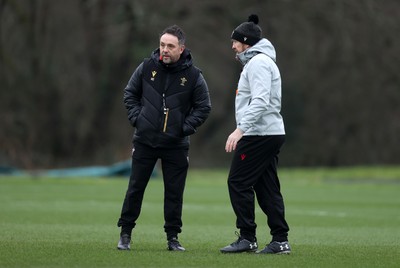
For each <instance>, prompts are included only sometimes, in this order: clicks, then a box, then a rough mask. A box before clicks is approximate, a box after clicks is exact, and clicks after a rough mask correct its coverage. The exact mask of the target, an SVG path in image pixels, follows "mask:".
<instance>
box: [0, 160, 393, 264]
mask: <svg viewBox="0 0 400 268" xmlns="http://www.w3.org/2000/svg"><path fill="white" fill-rule="evenodd" d="M226 177H227V171H226V170H222V171H219V170H208V171H205V170H190V172H189V176H188V180H187V186H186V191H185V202H184V211H183V222H184V226H183V233H182V234H181V235H180V237H179V238H180V241H181V243H182V244H183V245H184V246H185V247H186V249H187V251H186V252H168V251H167V250H166V241H165V234H164V232H163V215H162V207H163V205H162V203H163V186H162V180H161V179H160V178H154V179H152V180H151V181H150V184H149V186H148V188H147V191H146V195H145V200H144V204H143V210H142V214H141V216H140V218H139V221H138V223H137V228H136V229H135V230H134V234H133V244H132V250H131V251H128V252H126V251H125V252H121V251H118V250H116V244H117V241H118V238H119V237H118V236H119V229H118V228H117V226H116V222H117V219H118V217H119V213H120V209H121V205H122V200H123V196H124V193H125V190H126V186H127V183H128V180H127V179H126V178H108V179H104V178H80V179H76V178H74V179H71V178H37V177H36V178H26V177H4V176H3V177H0V267H19V268H20V267H157V268H160V267H173V268H177V267H363V268H365V267H400V168H379V167H376V168H361V167H360V168H358V167H356V168H348V169H282V170H281V172H280V177H281V184H282V191H283V194H284V197H285V202H286V214H287V220H288V223H289V225H290V227H291V231H290V234H289V235H290V236H289V241H290V243H291V246H292V254H291V255H288V256H271V255H263V256H259V255H254V254H248V253H242V254H237V255H224V254H221V253H220V252H219V248H221V247H223V246H225V245H227V244H229V243H231V242H233V241H234V240H235V239H236V237H235V235H234V232H235V231H236V229H235V218H234V215H233V211H232V209H231V206H230V202H229V197H228V191H227V185H226ZM256 215H257V218H256V221H257V224H258V229H257V232H258V233H257V237H258V242H259V244H260V246H264V244H265V243H267V242H269V239H270V237H269V234H268V232H269V231H268V229H267V227H266V219H265V217H264V216H263V215H262V213H261V212H260V210H259V209H257V211H256Z"/></svg>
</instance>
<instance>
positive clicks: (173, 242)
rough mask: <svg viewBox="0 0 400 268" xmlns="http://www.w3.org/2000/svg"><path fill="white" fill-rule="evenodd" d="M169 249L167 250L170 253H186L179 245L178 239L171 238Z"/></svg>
mask: <svg viewBox="0 0 400 268" xmlns="http://www.w3.org/2000/svg"><path fill="white" fill-rule="evenodd" d="M167 244H168V247H167V249H168V250H170V251H185V248H184V247H182V245H181V244H180V243H179V241H178V239H177V238H176V237H173V238H171V239H170V240H168V243H167Z"/></svg>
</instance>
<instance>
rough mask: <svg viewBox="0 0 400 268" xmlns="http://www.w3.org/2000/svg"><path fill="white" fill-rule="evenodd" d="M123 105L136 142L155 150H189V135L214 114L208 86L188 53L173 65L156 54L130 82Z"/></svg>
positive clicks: (142, 65) (142, 64) (141, 66)
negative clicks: (166, 62) (172, 148)
mask: <svg viewBox="0 0 400 268" xmlns="http://www.w3.org/2000/svg"><path fill="white" fill-rule="evenodd" d="M124 103H125V107H126V109H127V111H128V119H129V121H130V122H131V124H132V126H134V127H135V134H134V141H137V142H140V143H143V144H146V145H149V146H151V147H153V148H171V147H179V148H180V147H188V146H189V135H191V134H193V133H195V132H196V129H197V128H198V127H199V126H200V125H201V124H203V123H204V121H205V120H206V119H207V117H208V115H209V113H210V110H211V103H210V98H209V93H208V87H207V84H206V82H205V80H204V78H203V76H202V74H201V71H200V70H199V69H198V68H196V67H195V66H194V65H193V61H192V57H191V54H190V52H189V51H188V49H185V51H184V52H183V53H182V55H181V58H180V60H179V61H178V62H176V63H174V64H171V65H166V64H164V63H163V62H161V61H160V60H159V49H157V50H155V51H154V52H153V53H152V56H151V58H149V59H145V60H144V61H143V62H142V63H141V64H140V65H139V66H138V67H137V69H136V70H135V72H134V73H133V75H132V77H131V78H130V80H129V82H128V85H127V86H126V88H125V91H124Z"/></svg>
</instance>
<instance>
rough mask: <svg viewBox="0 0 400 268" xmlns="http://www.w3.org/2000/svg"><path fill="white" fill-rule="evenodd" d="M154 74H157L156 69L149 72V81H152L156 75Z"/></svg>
mask: <svg viewBox="0 0 400 268" xmlns="http://www.w3.org/2000/svg"><path fill="white" fill-rule="evenodd" d="M156 74H157V72H156V71H152V72H151V78H150V80H151V81H154V78H155V77H156Z"/></svg>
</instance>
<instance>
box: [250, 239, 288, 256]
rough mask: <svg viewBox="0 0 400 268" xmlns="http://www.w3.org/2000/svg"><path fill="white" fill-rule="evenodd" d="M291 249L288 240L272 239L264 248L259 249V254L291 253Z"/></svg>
mask: <svg viewBox="0 0 400 268" xmlns="http://www.w3.org/2000/svg"><path fill="white" fill-rule="evenodd" d="M290 252H291V249H290V245H289V243H288V242H287V241H285V242H276V241H272V242H271V243H269V244H268V245H267V246H266V247H265V248H264V249H263V250H260V251H257V252H256V253H257V254H290Z"/></svg>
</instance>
